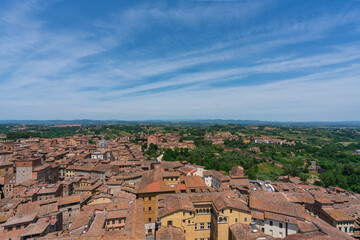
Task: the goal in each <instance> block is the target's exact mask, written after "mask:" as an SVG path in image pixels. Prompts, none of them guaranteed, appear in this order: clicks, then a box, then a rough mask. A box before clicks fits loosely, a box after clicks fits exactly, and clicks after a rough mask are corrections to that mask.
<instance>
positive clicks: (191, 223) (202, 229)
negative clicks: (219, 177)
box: [156, 191, 251, 240]
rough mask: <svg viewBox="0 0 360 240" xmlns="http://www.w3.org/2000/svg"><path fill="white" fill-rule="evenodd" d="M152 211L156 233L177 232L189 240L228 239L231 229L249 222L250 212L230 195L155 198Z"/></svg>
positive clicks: (234, 196) (212, 194)
mask: <svg viewBox="0 0 360 240" xmlns="http://www.w3.org/2000/svg"><path fill="white" fill-rule="evenodd" d="M156 211H157V214H156V215H157V216H158V220H157V228H158V229H161V228H163V227H167V226H174V227H177V228H180V229H182V230H183V231H184V233H185V236H186V239H190V240H210V239H212V240H217V239H219V240H220V239H229V227H230V226H231V225H233V224H235V223H243V224H248V225H249V224H250V222H251V213H250V209H249V208H248V207H247V205H246V204H245V203H244V202H242V201H241V200H240V199H239V198H238V197H237V196H236V195H235V194H234V193H233V192H232V191H226V192H212V193H192V194H170V195H159V196H158V197H157V209H156Z"/></svg>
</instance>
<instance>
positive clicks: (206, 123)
mask: <svg viewBox="0 0 360 240" xmlns="http://www.w3.org/2000/svg"><path fill="white" fill-rule="evenodd" d="M0 124H26V125H55V124H82V125H106V124H124V125H138V124H148V125H160V124H161V125H164V124H165V125H178V126H209V125H214V124H241V125H272V126H298V127H300V126H301V127H360V121H339V122H330V121H329V122H321V121H319V122H316V121H314V122H277V121H259V120H224V119H196V120H192V119H190V120H169V121H165V120H144V121H123V120H91V119H75V120H0Z"/></svg>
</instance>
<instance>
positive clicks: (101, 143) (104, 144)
mask: <svg viewBox="0 0 360 240" xmlns="http://www.w3.org/2000/svg"><path fill="white" fill-rule="evenodd" d="M97 146H98V148H108V143H107V141H106V140H105V139H101V140H100V141H99V142H98V145H97Z"/></svg>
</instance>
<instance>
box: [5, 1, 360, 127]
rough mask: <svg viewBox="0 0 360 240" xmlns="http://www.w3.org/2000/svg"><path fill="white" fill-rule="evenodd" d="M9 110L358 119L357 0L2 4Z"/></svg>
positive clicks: (41, 115) (60, 115)
mask: <svg viewBox="0 0 360 240" xmlns="http://www.w3.org/2000/svg"><path fill="white" fill-rule="evenodd" d="M0 89H1V94H0V119H81V118H88V119H120V120H151V119H163V120H171V119H209V118H221V119H256V120H276V121H323V120H327V121H342V120H360V1H355V0H353V1H352V0H331V1H329V0H316V1H313V0H311V1H308V0H284V1H281V0H274V1H272V0H264V1H261V0H249V1H247V0H241V1H236V0H233V1H230V0H227V1H221V0H212V1H206V0H204V1H201V0H199V1H133V0H131V1H125V0H121V1H117V0H114V1H110V0H103V1H98V0H97V1H92V0H72V1H70V0H68V1H51V0H50V1H49V0H44V1H36V0H27V1H13V0H11V1H7V0H4V1H0Z"/></svg>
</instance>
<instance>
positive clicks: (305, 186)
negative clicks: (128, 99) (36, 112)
mask: <svg viewBox="0 0 360 240" xmlns="http://www.w3.org/2000/svg"><path fill="white" fill-rule="evenodd" d="M359 141H360V130H359V129H358V128H356V127H320V128H315V127H296V126H291V127H289V126H283V127H281V126H271V125H239V124H211V125H209V126H179V125H176V124H161V123H158V124H153V125H152V124H150V125H145V124H133V125H126V124H125V125H123V124H109V125H82V124H77V123H74V124H68V123H66V124H54V125H36V124H2V125H0V240H3V239H4V240H10V239H11V240H16V239H18V240H26V239H39V240H40V239H41V240H57V239H59V240H60V239H61V240H75V239H76V240H81V239H136V240H141V239H143V240H145V239H148V240H150V239H156V240H171V239H173V240H185V239H191V240H217V239H218V240H223V239H225V240H243V239H246V240H270V239H271V240H273V239H285V240H295V239H308V240H310V239H329V240H333V239H337V240H340V239H360V194H359V193H360V174H359V173H360V166H359V162H360V161H359V160H360V142H359Z"/></svg>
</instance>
